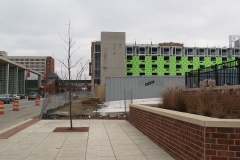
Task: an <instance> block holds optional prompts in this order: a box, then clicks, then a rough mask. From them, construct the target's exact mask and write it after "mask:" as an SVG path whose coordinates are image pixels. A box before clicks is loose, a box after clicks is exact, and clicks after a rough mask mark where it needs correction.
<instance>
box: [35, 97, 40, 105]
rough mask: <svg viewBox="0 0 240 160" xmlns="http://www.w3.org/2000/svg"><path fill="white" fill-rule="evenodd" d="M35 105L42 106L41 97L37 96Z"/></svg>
mask: <svg viewBox="0 0 240 160" xmlns="http://www.w3.org/2000/svg"><path fill="white" fill-rule="evenodd" d="M35 106H40V99H39V98H36V101H35Z"/></svg>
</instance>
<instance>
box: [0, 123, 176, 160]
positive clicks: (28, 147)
mask: <svg viewBox="0 0 240 160" xmlns="http://www.w3.org/2000/svg"><path fill="white" fill-rule="evenodd" d="M32 122H33V121H32ZM29 123H30V122H29ZM29 123H28V124H29ZM73 126H74V127H89V132H53V130H54V129H55V128H56V127H69V120H41V121H38V122H35V123H33V124H31V125H29V126H28V127H27V128H26V126H24V127H22V129H20V128H21V127H18V129H16V128H15V129H12V130H11V132H4V133H3V134H4V136H3V137H2V138H4V139H0V148H1V150H0V159H6V160H10V159H12V160H14V159H16V160H21V159H22V160H33V159H34V160H42V159H44V160H173V158H172V157H171V156H169V155H168V154H167V153H166V152H165V151H164V150H162V149H161V148H160V147H159V146H157V145H156V144H155V143H153V142H152V141H151V140H150V139H149V138H148V137H146V136H145V135H143V134H142V133H141V132H140V131H139V130H137V129H136V128H135V127H133V126H132V125H131V124H130V123H129V122H127V121H125V120H95V119H90V120H73ZM13 131H15V132H16V133H14V134H13ZM7 133H9V135H8V134H7ZM8 136H9V137H8ZM6 138H7V139H6Z"/></svg>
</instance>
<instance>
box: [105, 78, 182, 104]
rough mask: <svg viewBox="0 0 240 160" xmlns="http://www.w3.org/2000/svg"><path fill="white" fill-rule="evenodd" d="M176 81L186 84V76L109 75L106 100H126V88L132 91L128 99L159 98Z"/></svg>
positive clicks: (127, 90) (106, 83)
mask: <svg viewBox="0 0 240 160" xmlns="http://www.w3.org/2000/svg"><path fill="white" fill-rule="evenodd" d="M176 83H179V84H182V85H183V86H185V76H128V77H107V78H106V81H105V101H106V102H108V101H116V100H124V88H125V90H126V92H132V97H126V99H131V98H133V99H143V98H157V97H160V95H161V93H162V92H163V90H164V89H165V88H166V87H167V86H168V85H170V84H176ZM131 90H132V91H131Z"/></svg>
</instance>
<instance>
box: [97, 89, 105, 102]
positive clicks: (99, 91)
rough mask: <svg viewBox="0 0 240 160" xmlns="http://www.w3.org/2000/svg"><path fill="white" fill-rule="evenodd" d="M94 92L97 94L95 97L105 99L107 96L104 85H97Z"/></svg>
mask: <svg viewBox="0 0 240 160" xmlns="http://www.w3.org/2000/svg"><path fill="white" fill-rule="evenodd" d="M94 94H95V97H99V98H100V99H101V100H103V101H104V99H105V97H104V86H100V85H95V86H94Z"/></svg>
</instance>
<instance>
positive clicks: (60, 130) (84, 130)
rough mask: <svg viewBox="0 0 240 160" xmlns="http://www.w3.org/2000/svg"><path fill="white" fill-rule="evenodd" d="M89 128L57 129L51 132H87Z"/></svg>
mask: <svg viewBox="0 0 240 160" xmlns="http://www.w3.org/2000/svg"><path fill="white" fill-rule="evenodd" d="M88 131H89V127H73V128H72V129H71V128H70V127H57V128H55V129H54V130H53V132H88Z"/></svg>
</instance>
